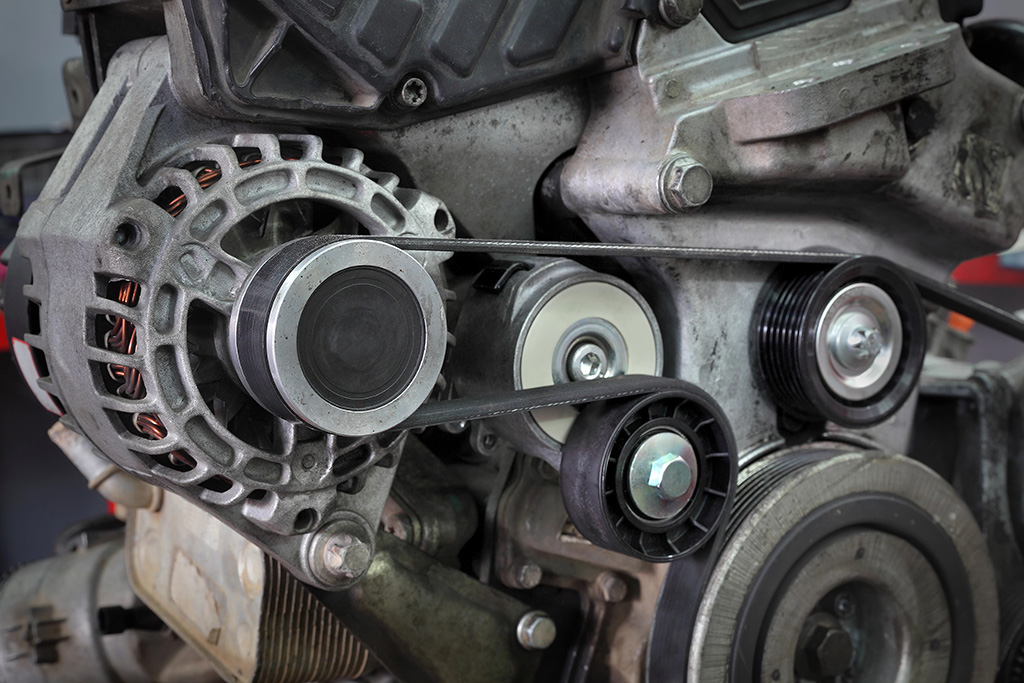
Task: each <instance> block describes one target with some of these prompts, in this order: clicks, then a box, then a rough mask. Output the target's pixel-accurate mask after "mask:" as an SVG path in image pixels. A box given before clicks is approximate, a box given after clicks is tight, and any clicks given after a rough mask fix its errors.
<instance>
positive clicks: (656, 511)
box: [627, 430, 697, 519]
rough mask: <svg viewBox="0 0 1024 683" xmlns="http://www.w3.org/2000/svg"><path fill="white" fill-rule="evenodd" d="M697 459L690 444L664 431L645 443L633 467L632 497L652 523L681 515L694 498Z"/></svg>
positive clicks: (631, 473)
mask: <svg viewBox="0 0 1024 683" xmlns="http://www.w3.org/2000/svg"><path fill="white" fill-rule="evenodd" d="M696 474H697V457H696V455H695V454H694V451H693V446H692V445H691V444H690V442H689V440H687V439H686V437H684V436H683V435H682V434H679V433H678V432H674V431H670V430H664V431H658V432H655V433H653V434H651V435H649V436H647V437H645V438H644V439H643V441H641V442H640V445H639V446H637V447H636V450H635V451H634V452H633V458H632V460H631V461H630V464H629V471H628V477H627V478H628V480H629V496H630V498H632V500H633V504H634V505H635V506H636V509H637V510H638V511H639V512H640V513H641V514H643V515H645V516H646V517H650V518H651V519H668V518H669V517H672V516H674V515H677V514H679V512H681V511H682V510H683V508H685V507H686V504H687V503H689V502H690V499H691V498H693V493H694V490H695V488H696V483H697V482H696V479H697V477H696Z"/></svg>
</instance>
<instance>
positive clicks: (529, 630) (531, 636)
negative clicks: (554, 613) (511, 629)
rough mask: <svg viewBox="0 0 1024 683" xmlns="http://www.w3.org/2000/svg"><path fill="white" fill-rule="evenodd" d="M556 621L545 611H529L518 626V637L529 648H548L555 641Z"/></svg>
mask: <svg viewBox="0 0 1024 683" xmlns="http://www.w3.org/2000/svg"><path fill="white" fill-rule="evenodd" d="M556 633H557V629H556V628H555V622H554V621H553V620H552V619H551V617H549V616H548V615H547V614H545V613H544V612H541V611H540V610H534V611H533V612H527V613H526V614H524V615H523V616H522V618H521V619H520V620H519V624H518V625H517V626H516V638H518V639H519V644H520V645H522V646H523V647H524V648H526V649H527V650H546V649H547V648H548V647H549V646H550V645H551V643H553V642H555V635H556Z"/></svg>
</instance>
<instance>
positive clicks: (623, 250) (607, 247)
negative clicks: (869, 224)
mask: <svg viewBox="0 0 1024 683" xmlns="http://www.w3.org/2000/svg"><path fill="white" fill-rule="evenodd" d="M363 239H366V238H365V237H363ZM371 239H380V240H381V241H383V242H386V243H388V244H391V245H392V246H395V247H398V248H400V249H407V250H409V251H450V252H476V253H486V254H512V255H531V256H563V257H569V258H581V257H591V258H593V257H599V258H648V259H650V258H653V259H685V260H701V261H748V262H751V261H752V262H761V263H794V264H796V263H806V264H821V265H826V266H827V265H835V264H838V263H841V262H843V261H846V260H847V259H851V258H857V257H858V255H857V254H847V253H842V252H806V251H782V250H760V249H702V248H694V247H669V246H660V245H635V244H608V243H597V244H595V243H575V242H534V241H525V240H481V239H424V238H415V237H379V238H371ZM890 266H891V267H892V268H893V269H895V270H899V271H901V272H902V273H904V275H906V276H907V278H908V279H910V281H912V282H913V283H914V284H915V285H916V286H917V288H918V291H919V292H920V294H921V297H922V298H923V299H926V300H928V301H931V302H932V303H935V304H937V305H939V306H942V307H944V308H947V309H949V310H952V311H956V312H957V313H961V314H963V315H966V316H968V317H970V318H973V319H974V320H975V321H977V322H979V323H981V324H983V325H986V326H988V327H991V328H992V329H994V330H997V331H999V332H1002V333H1004V334H1006V335H1009V336H1010V337H1013V338H1014V339H1017V340H1020V341H1024V321H1021V320H1020V319H1018V318H1017V317H1015V316H1014V315H1012V314H1010V313H1008V312H1006V311H1004V310H1001V309H999V308H996V307H994V306H991V305H989V304H987V303H985V302H984V301H980V300H978V299H976V298H974V297H972V296H968V295H966V294H964V293H963V292H960V291H957V290H956V289H955V288H953V287H952V286H950V285H947V284H946V283H943V282H938V281H936V280H934V279H931V278H928V277H925V276H923V275H921V274H919V273H915V272H913V271H911V270H908V269H906V268H902V267H900V266H897V265H896V264H892V263H890ZM673 386H677V380H672V379H668V378H663V377H647V376H642V375H626V376H622V377H614V378H611V379H599V380H591V381H587V382H570V383H567V384H561V385H555V386H551V387H539V388H536V389H526V390H521V391H513V392H507V393H504V394H500V395H494V396H486V397H482V398H457V399H452V400H448V401H437V402H434V403H428V404H425V405H424V406H422V407H421V408H420V409H419V410H417V411H416V412H415V413H414V414H413V415H412V416H411V417H410V418H409V419H408V420H406V421H405V422H404V423H403V424H402V425H401V428H410V429H411V428H416V427H427V426H431V425H438V424H445V423H453V422H462V421H465V420H476V419H481V418H485V417H496V416H499V415H506V414H509V413H515V412H520V411H528V410H536V409H538V408H546V407H551V406H558V405H565V404H584V403H591V402H594V401H603V400H608V399H615V398H625V397H629V396H638V395H642V394H649V393H652V392H655V391H658V390H660V389H662V388H665V389H671V388H672V387H673ZM724 529H725V525H724V524H723V525H722V527H721V528H720V529H719V531H718V532H717V533H716V534H715V536H714V539H713V540H712V541H711V542H709V543H707V544H706V545H704V546H703V547H702V548H700V549H698V550H697V551H696V552H695V553H694V554H692V555H690V556H688V557H686V558H683V559H681V560H677V561H675V562H673V563H672V564H671V566H670V568H669V571H668V574H667V575H666V578H665V583H664V585H663V586H662V589H661V595H660V597H659V609H657V610H656V615H657V617H656V619H655V620H654V622H653V624H652V628H651V633H650V640H649V642H648V648H647V658H646V660H647V661H646V664H647V680H648V681H649V682H651V683H662V682H664V681H678V680H684V679H685V678H686V677H687V676H686V674H685V672H686V670H687V665H688V660H689V648H688V647H680V646H679V644H680V643H688V642H689V641H690V637H691V635H692V633H693V629H694V625H695V619H696V614H697V609H698V607H699V605H700V601H701V597H702V596H703V594H704V588H705V586H706V585H707V583H708V581H709V580H710V576H711V572H712V570H713V567H714V564H715V558H716V557H717V556H718V553H719V552H720V550H721V546H722V543H723V542H724V540H725V533H724ZM662 605H669V607H670V608H669V609H663V608H661V606H662Z"/></svg>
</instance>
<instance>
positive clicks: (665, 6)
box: [658, 0, 703, 28]
mask: <svg viewBox="0 0 1024 683" xmlns="http://www.w3.org/2000/svg"><path fill="white" fill-rule="evenodd" d="M702 5H703V2H702V1H701V0H659V2H658V13H659V14H660V15H661V20H662V21H663V22H664V23H665V24H666V25H668V26H671V27H673V28H679V27H680V26H685V25H686V24H689V23H690V22H691V21H693V20H694V19H696V18H697V16H698V15H699V14H700V10H701V6H702Z"/></svg>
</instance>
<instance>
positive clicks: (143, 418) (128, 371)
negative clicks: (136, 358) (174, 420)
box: [104, 280, 196, 468]
mask: <svg viewBox="0 0 1024 683" xmlns="http://www.w3.org/2000/svg"><path fill="white" fill-rule="evenodd" d="M116 284H117V291H116V293H115V295H114V299H115V300H116V301H117V302H118V303H121V304H124V305H125V306H130V307H134V306H135V305H136V304H138V303H139V295H140V294H141V292H142V287H141V286H140V285H139V283H137V282H132V281H131V280H121V281H120V282H118V283H116ZM108 319H109V320H110V322H111V324H112V325H113V328H112V329H111V330H110V332H108V333H107V335H106V338H105V340H104V341H105V343H106V347H107V348H108V349H110V350H111V351H116V352H117V353H123V354H125V355H132V354H134V353H135V349H136V345H137V339H136V337H137V331H136V329H135V325H133V324H132V323H130V322H128V321H127V320H125V319H124V318H122V317H120V316H110V317H109V318H108ZM107 372H109V373H110V376H111V377H112V378H113V379H114V381H116V382H118V387H117V394H118V396H123V397H125V398H129V399H134V400H139V399H142V398H145V396H146V385H145V382H143V380H142V372H141V371H139V370H138V369H136V368H132V367H129V366H127V365H121V364H119V363H111V364H110V365H108V366H107ZM132 424H133V425H134V427H135V429H136V431H137V432H138V433H139V434H141V435H142V436H145V437H147V438H150V439H153V440H154V441H159V440H160V439H164V438H166V437H167V428H166V427H164V423H163V422H162V421H161V420H160V418H159V417H158V416H156V415H153V414H152V413H136V414H135V415H134V416H133V417H132ZM167 457H168V458H169V459H170V462H171V464H172V465H176V466H180V467H188V468H192V467H195V465H196V463H195V461H194V460H193V459H192V458H191V457H189V455H188V454H186V453H184V452H182V451H173V452H171V453H169V454H168V456H167Z"/></svg>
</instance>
